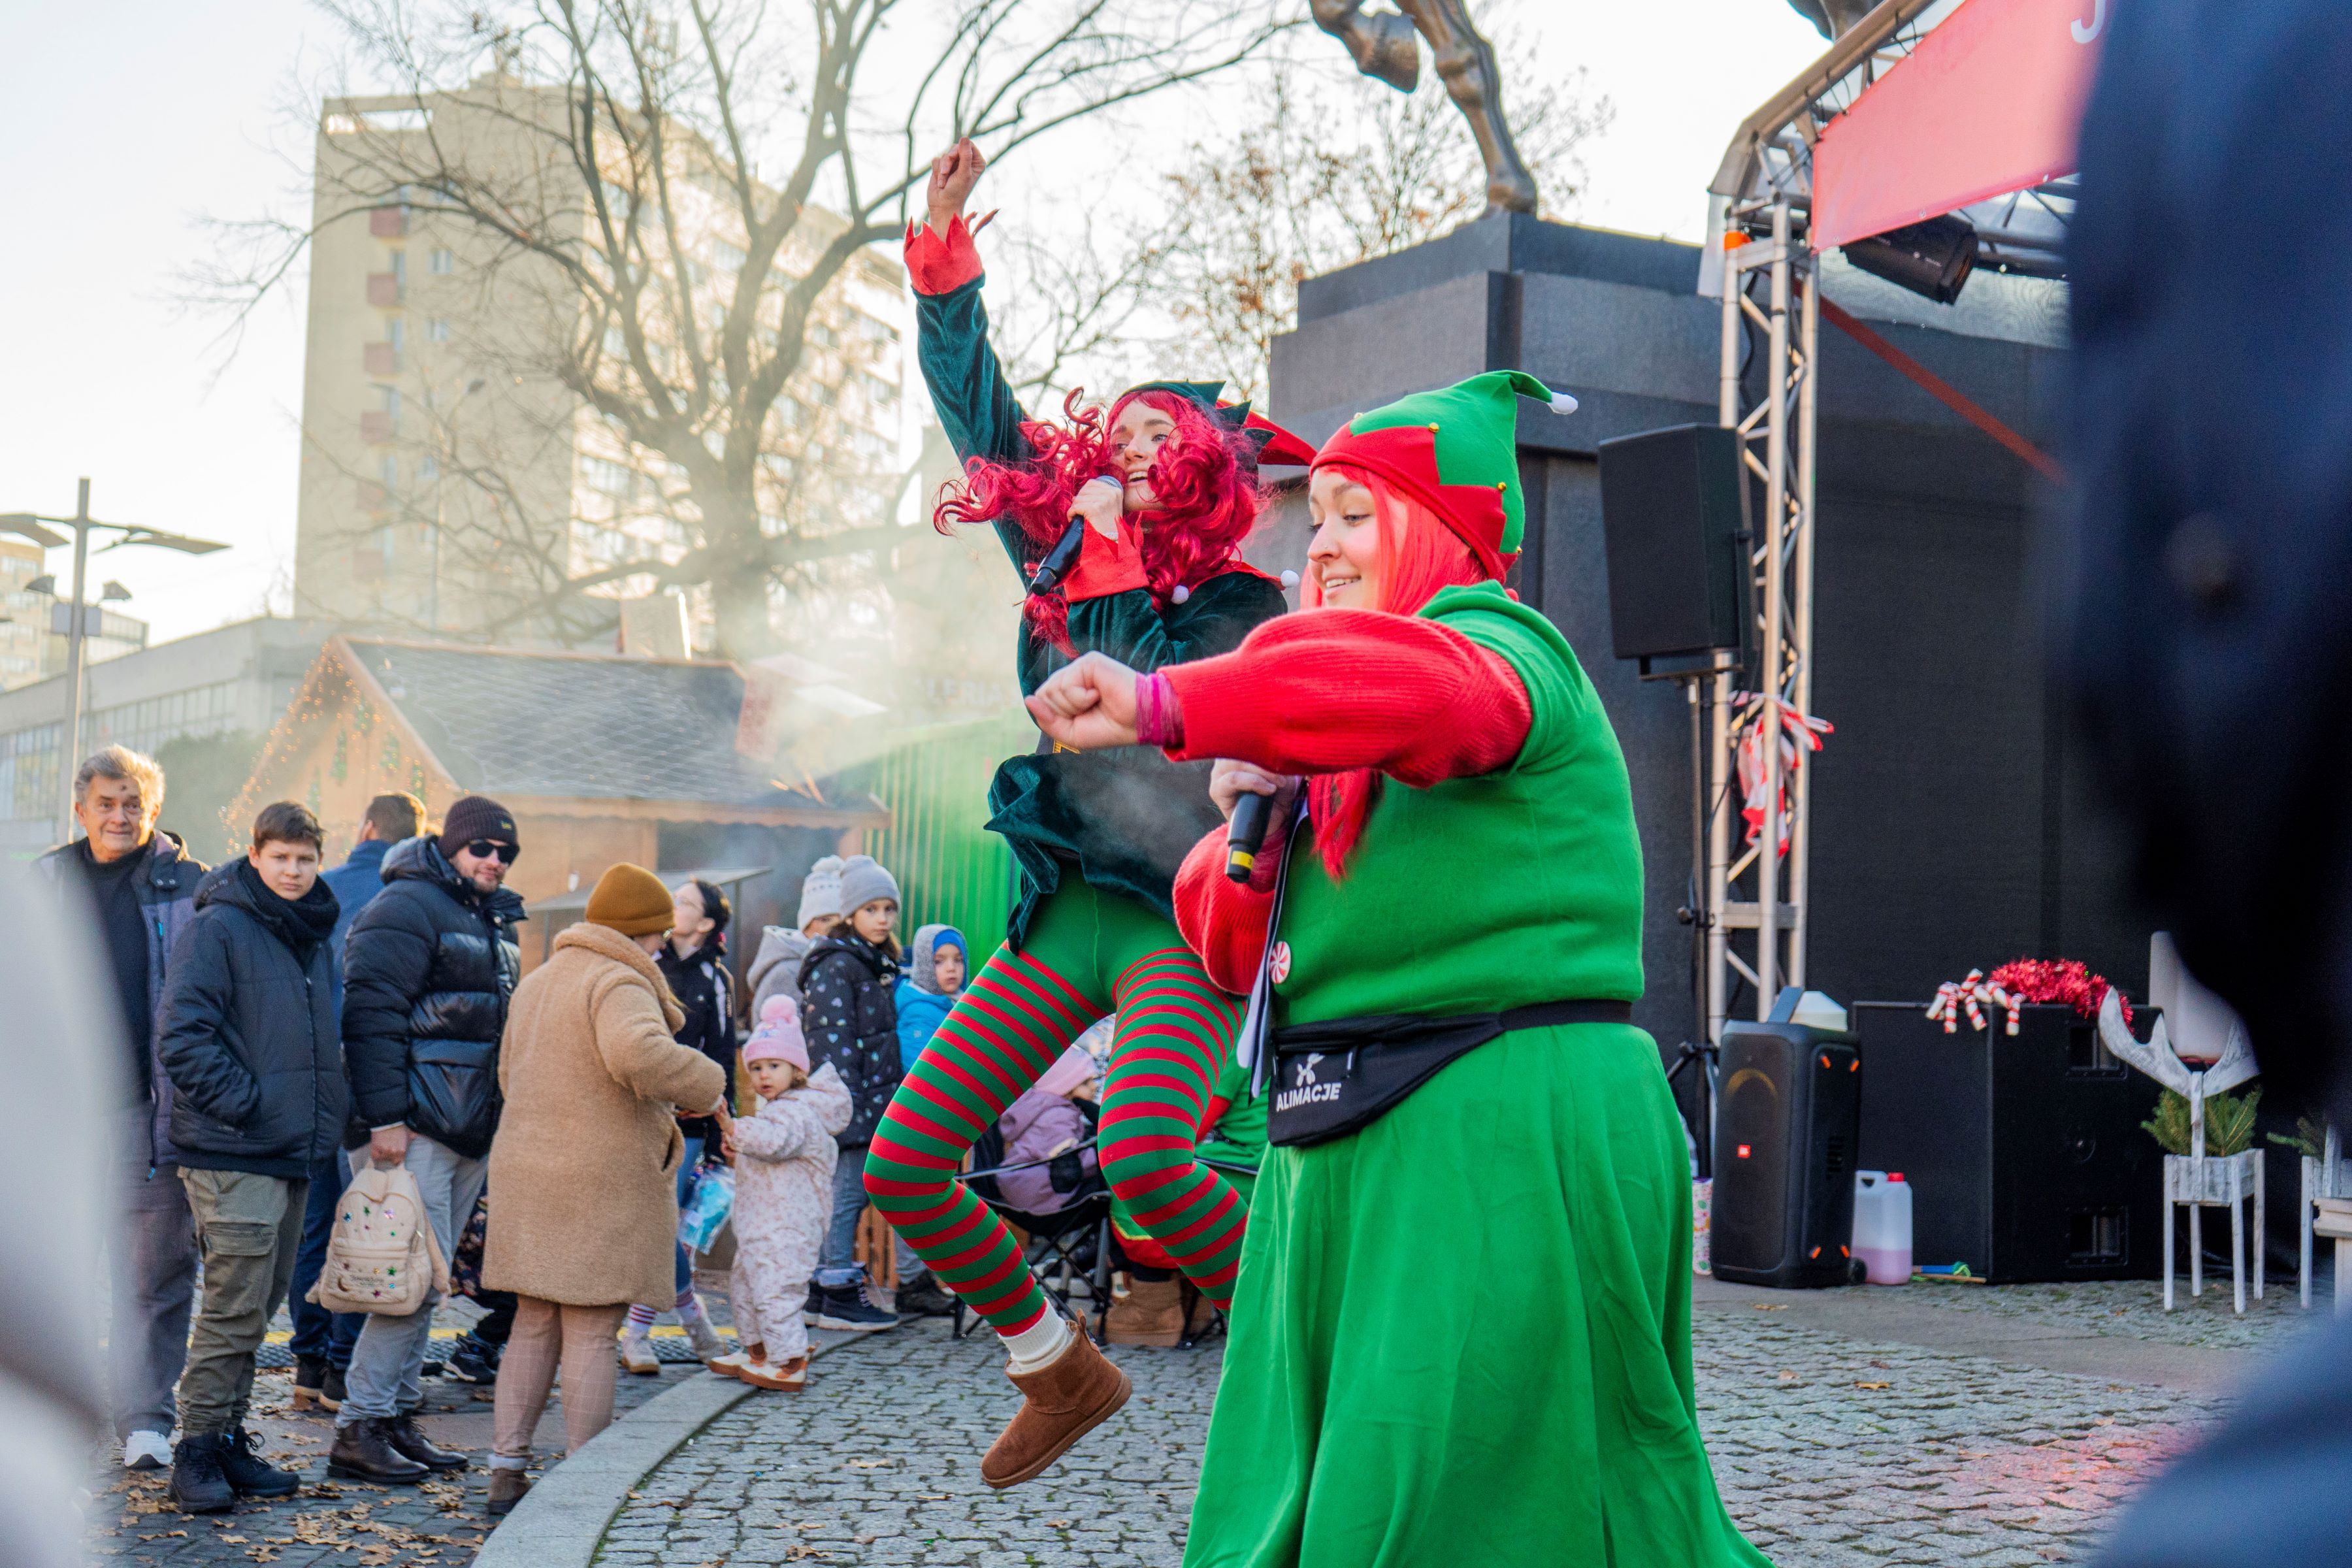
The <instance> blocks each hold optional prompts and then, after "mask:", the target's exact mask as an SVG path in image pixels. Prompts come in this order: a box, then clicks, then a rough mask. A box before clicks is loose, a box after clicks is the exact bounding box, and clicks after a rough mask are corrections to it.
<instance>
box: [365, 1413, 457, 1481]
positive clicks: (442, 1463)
mask: <svg viewBox="0 0 2352 1568" xmlns="http://www.w3.org/2000/svg"><path fill="white" fill-rule="evenodd" d="M383 1436H384V1441H386V1442H387V1443H390V1444H391V1445H392V1446H393V1447H395V1448H397V1449H399V1450H400V1453H401V1457H402V1458H409V1459H414V1460H415V1461H416V1462H417V1463H418V1464H420V1465H423V1466H424V1467H425V1468H426V1469H428V1470H462V1469H464V1468H466V1464H467V1460H466V1456H465V1455H463V1454H460V1453H457V1452H455V1451H454V1450H452V1449H448V1448H444V1447H440V1446H438V1445H437V1444H436V1443H435V1442H434V1441H433V1439H432V1438H430V1437H427V1436H425V1428H423V1427H422V1426H418V1425H417V1424H416V1415H415V1412H414V1411H412V1412H410V1413H409V1414H408V1415H395V1416H394V1417H393V1418H392V1419H391V1420H389V1421H387V1422H385V1423H384V1424H383Z"/></svg>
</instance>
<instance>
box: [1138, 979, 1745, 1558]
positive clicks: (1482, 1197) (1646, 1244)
mask: <svg viewBox="0 0 2352 1568" xmlns="http://www.w3.org/2000/svg"><path fill="white" fill-rule="evenodd" d="M1690 1269H1691V1212H1690V1166H1689V1160H1688V1155H1687V1153H1686V1151H1685V1144H1684V1142H1683V1132H1682V1125H1681V1122H1680V1121H1679V1120H1678V1119H1677V1118H1676V1116H1675V1108H1674V1103H1673V1100H1672V1099H1671V1097H1670V1095H1669V1093H1668V1090H1667V1089H1666V1083H1665V1076H1664V1073H1663V1072H1662V1071H1661V1070H1660V1068H1659V1065H1658V1053H1657V1047H1656V1046H1655V1045H1654V1044H1653V1043H1652V1041H1651V1039H1650V1037H1649V1036H1648V1035H1646V1034H1644V1033H1643V1032H1642V1031H1640V1030H1638V1029H1634V1028H1632V1027H1630V1026H1623V1025H1615V1024H1577V1025H1569V1026H1561V1027H1556V1028H1548V1029H1531V1030H1525V1031H1522V1032H1519V1033H1517V1034H1511V1035H1506V1036H1504V1037H1502V1038H1500V1039H1497V1040H1494V1041H1491V1042H1489V1043H1488V1044H1486V1045H1485V1046H1482V1047H1479V1048H1478V1049H1476V1050H1475V1051H1472V1052H1471V1053H1470V1054H1469V1055H1467V1056H1465V1057H1464V1058H1461V1059H1460V1060H1458V1061H1456V1062H1454V1064H1453V1065H1452V1066H1450V1067H1448V1068H1445V1069H1444V1071H1443V1072H1441V1073H1439V1074H1438V1075H1437V1076H1436V1077H1435V1078H1433V1079H1431V1080H1430V1081H1429V1082H1428V1083H1427V1084H1424V1085H1423V1087H1422V1089H1421V1090H1420V1091H1419V1092H1418V1093H1416V1094H1415V1095H1413V1096H1412V1098H1411V1099H1410V1100H1406V1101H1405V1103H1404V1104H1402V1105H1401V1106H1399V1107H1397V1108H1396V1109H1395V1110H1391V1111H1390V1112H1389V1113H1388V1115H1386V1116H1384V1117H1382V1118H1381V1120H1380V1121H1376V1122H1374V1123H1373V1124H1372V1125H1371V1126H1370V1127H1368V1128H1366V1129H1365V1130H1364V1131H1361V1132H1359V1133H1357V1134H1355V1135H1354V1136H1352V1137H1348V1138H1342V1139H1338V1140H1335V1141H1334V1142H1329V1143H1325V1144H1321V1145H1318V1146H1317V1147H1315V1148H1311V1149H1290V1148H1275V1149H1269V1150H1267V1152H1266V1160H1265V1166H1264V1168H1263V1169H1262V1170H1261V1172H1260V1173H1259V1178H1258V1188H1257V1193H1256V1195H1255V1200H1254V1201H1253V1203H1252V1205H1251V1208H1250V1226H1249V1237H1248V1240H1247V1241H1246V1242H1245V1243H1244V1247H1243V1252H1242V1266H1241V1279H1240V1283H1239V1286H1238V1289H1237V1292H1236V1297H1235V1300H1234V1311H1233V1338H1232V1341H1231V1342H1230V1344H1229V1345H1228V1346H1227V1348H1226V1351H1225V1363H1224V1375H1223V1382H1222V1383H1221V1384H1220V1385H1219V1388H1218V1391H1217V1403H1216V1409H1215V1412H1214V1413H1213V1415H1212V1416H1211V1417H1210V1421H1209V1437H1208V1447H1207V1449H1206V1452H1205V1453H1204V1454H1203V1456H1202V1464H1201V1490H1200V1495H1199V1497H1198V1499H1197V1500H1195V1502H1194V1504H1193V1508H1192V1535H1191V1539H1190V1542H1189V1544H1188V1545H1187V1546H1186V1548H1185V1552H1184V1563H1185V1568H1423V1565H1424V1564H1427V1565H1432V1568H1433V1565H1436V1564H1447V1565H1449V1568H1450V1565H1453V1564H1458V1563H1479V1564H1482V1565H1484V1568H1517V1565H1526V1568H1536V1565H1538V1564H1540V1565H1542V1568H1561V1565H1582V1564H1591V1565H1593V1568H1601V1565H1603V1564H1614V1565H1617V1568H1702V1565H1704V1568H1715V1565H1717V1564H1742V1565H1748V1568H1753V1565H1755V1564H1762V1563H1766V1559H1765V1557H1764V1555H1763V1553H1761V1552H1758V1551H1757V1550H1756V1548H1754V1547H1753V1546H1751V1545H1749V1544H1748V1542H1746V1541H1745V1540H1744V1539H1742V1538H1741V1536H1740V1534H1739V1532H1738V1530H1737V1529H1736V1528H1734V1526H1733V1525H1732V1522H1731V1520H1730V1518H1729V1516H1728V1515H1727V1514H1726V1513H1725V1512H1724V1509H1723V1502H1722V1500H1721V1498H1720V1497H1719V1496H1718V1495H1717V1491H1716V1486H1715V1476H1714V1472H1713V1471H1712V1470H1711V1469H1710V1468H1708V1465H1707V1458H1706V1447H1705V1445H1704V1444H1703V1443H1702V1442H1701V1440H1700V1437H1699V1430H1698V1419H1697V1415H1696V1410H1695V1408H1694V1398H1693V1392H1692V1384H1691V1358H1690V1312H1691V1307H1690V1297H1691V1272H1690Z"/></svg>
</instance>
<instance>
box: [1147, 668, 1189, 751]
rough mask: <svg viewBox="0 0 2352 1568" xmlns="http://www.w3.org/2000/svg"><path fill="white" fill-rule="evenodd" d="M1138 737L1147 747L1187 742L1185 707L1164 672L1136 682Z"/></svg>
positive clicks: (1177, 744) (1176, 744) (1178, 744)
mask: <svg viewBox="0 0 2352 1568" xmlns="http://www.w3.org/2000/svg"><path fill="white" fill-rule="evenodd" d="M1135 738H1136V741H1137V742H1138V743H1139V744H1141V745H1146V746H1160V747H1167V746H1181V745H1182V744H1183V743H1184V707H1183V704H1182V703H1181V702H1180V701H1178V700H1177V697H1176V689H1175V688H1174V687H1173V686H1171V685H1170V684H1169V683H1168V678H1167V677H1166V676H1164V675H1157V674H1154V675H1147V676H1144V677H1143V678H1142V679H1139V680H1138V681H1137V682H1136V683H1135Z"/></svg>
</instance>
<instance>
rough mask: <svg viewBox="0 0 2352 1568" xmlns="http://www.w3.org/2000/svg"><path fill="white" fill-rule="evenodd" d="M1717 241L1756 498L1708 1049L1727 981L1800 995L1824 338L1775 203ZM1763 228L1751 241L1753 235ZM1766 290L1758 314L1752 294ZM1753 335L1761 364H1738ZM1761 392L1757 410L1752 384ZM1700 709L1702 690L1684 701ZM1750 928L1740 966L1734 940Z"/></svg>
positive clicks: (1727, 387)
mask: <svg viewBox="0 0 2352 1568" xmlns="http://www.w3.org/2000/svg"><path fill="white" fill-rule="evenodd" d="M1731 216H1733V218H1734V219H1735V221H1736V223H1737V225H1738V226H1732V227H1730V228H1728V229H1727V233H1726V238H1725V240H1724V242H1723V244H1724V248H1723V252H1722V263H1723V285H1724V286H1723V363H1722V375H1721V384H1720V391H1719V394H1718V406H1717V416H1718V418H1719V419H1720V421H1721V423H1722V424H1723V426H1725V427H1726V428H1727V429H1730V430H1733V431H1736V432H1737V433H1738V437H1739V456H1740V461H1741V464H1742V466H1743V467H1744V468H1745V469H1746V471H1747V477H1748V479H1749V481H1750V484H1749V490H1750V494H1751V495H1752V496H1755V497H1757V498H1758V499H1759V501H1760V508H1759V510H1757V511H1755V512H1752V513H1751V514H1750V523H1749V530H1748V532H1749V539H1748V571H1749V574H1750V576H1751V579H1752V588H1753V592H1752V595H1751V600H1752V603H1753V604H1754V606H1755V623H1754V626H1753V630H1752V638H1751V641H1752V646H1753V647H1754V649H1755V659H1754V668H1753V669H1752V670H1751V671H1750V672H1749V675H1750V679H1753V680H1754V682H1755V685H1754V689H1752V690H1748V691H1736V690H1734V689H1733V680H1734V678H1735V677H1736V676H1737V675H1738V674H1739V671H1738V670H1737V669H1735V668H1734V659H1733V656H1732V655H1731V654H1729V653H1727V652H1718V653H1717V654H1716V656H1715V668H1714V672H1713V677H1712V680H1713V687H1714V689H1713V691H1712V693H1711V701H1710V702H1709V704H1708V706H1709V708H1710V709H1711V710H1712V711H1711V716H1710V734H1709V738H1708V748H1707V749H1708V754H1709V765H1708V770H1707V779H1708V781H1709V784H1710V789H1709V794H1708V796H1707V801H1708V809H1707V821H1706V867H1707V874H1706V911H1705V912H1706V997H1707V1037H1708V1038H1709V1039H1710V1040H1715V1041H1719V1040H1720V1038H1721V1036H1722V1032H1723V1025H1724V1023H1725V1021H1726V1019H1727V1016H1728V1006H1727V1005H1728V1001H1729V998H1730V995H1731V985H1730V978H1731V975H1732V974H1734V973H1737V974H1738V976H1739V978H1740V979H1741V980H1743V981H1745V982H1746V983H1747V984H1748V985H1749V986H1750V987H1751V988H1752V989H1753V991H1754V993H1755V996H1756V1003H1757V1009H1756V1016H1758V1017H1759V1018H1762V1017H1764V1016H1767V1015H1768V1014H1769V1012H1770V1011H1771V1007H1772V1002H1773V999H1774V998H1775V997H1776V996H1778V995H1779V994H1780V987H1781V986H1783V985H1796V986H1802V985H1803V984H1805V937H1806V914H1807V912H1808V910H1809V909H1810V907H1811V901H1810V900H1809V898H1808V896H1807V894H1808V883H1809V878H1808V871H1809V869H1810V862H1811V812H1810V811H1809V810H1808V806H1809V805H1810V804H1811V789H1812V784H1811V781H1812V770H1811V768H1810V767H1804V766H1800V767H1798V768H1797V769H1796V771H1795V774H1794V776H1793V777H1788V776H1785V774H1784V763H1783V755H1782V752H1783V748H1782V746H1781V744H1780V740H1781V737H1782V735H1783V734H1784V733H1788V732H1789V731H1788V729H1787V721H1788V720H1789V719H1790V717H1792V716H1793V717H1794V718H1795V719H1796V721H1798V723H1799V724H1800V725H1801V722H1802V720H1803V717H1804V716H1805V715H1808V714H1810V713H1811V711H1812V686H1813V658H1812V650H1813V534H1814V518H1813V510H1814V509H1813V479H1814V470H1815V466H1816V456H1815V442H1814V436H1815V430H1816V426H1817V425H1818V398H1817V397H1816V391H1817V388H1818V385H1819V377H1818V376H1817V374H1815V370H1816V365H1817V363H1818V359H1817V355H1818V353H1819V349H1820V342H1821V293H1820V287H1819V285H1820V268H1818V267H1817V266H1816V265H1815V264H1814V260H1813V258H1812V256H1811V253H1810V252H1809V251H1807V250H1806V249H1805V248H1804V246H1803V243H1802V241H1801V238H1800V237H1798V235H1797V233H1796V232H1795V226H1794V214H1793V213H1792V211H1791V206H1790V202H1789V200H1788V198H1787V197H1786V196H1785V195H1776V196H1774V197H1773V198H1772V199H1770V200H1769V201H1765V202H1759V203H1754V204H1750V205H1748V206H1746V207H1743V208H1739V209H1735V210H1734V212H1733V213H1732V215H1731ZM1751 226H1752V227H1760V228H1761V229H1762V231H1763V232H1762V235H1761V237H1751V236H1750V233H1749V229H1750V227H1751ZM1757 292H1760V293H1761V294H1762V295H1763V296H1764V298H1763V300H1762V301H1761V302H1760V303H1759V301H1758V300H1756V299H1754V298H1753V297H1752V295H1753V294H1754V293H1757ZM1750 328H1753V329H1754V338H1755V340H1756V341H1758V344H1759V353H1758V354H1757V356H1756V357H1757V359H1758V360H1759V362H1760V363H1754V364H1749V365H1747V366H1746V367H1745V369H1746V372H1747V374H1745V375H1743V374H1742V369H1743V365H1742V362H1743V360H1745V359H1746V358H1747V357H1748V355H1747V353H1746V347H1747V344H1748V342H1750V341H1751V334H1750V331H1749V329H1750ZM1749 383H1754V384H1756V386H1757V387H1758V393H1757V395H1756V397H1755V398H1754V400H1753V401H1752V402H1751V401H1749V399H1748V390H1747V389H1748V384H1749ZM1693 695H1694V697H1696V692H1694V693H1693ZM1751 736H1752V737H1753V738H1754V739H1755V740H1757V741H1758V742H1760V743H1759V744H1758V745H1757V746H1756V750H1757V751H1758V752H1760V757H1759V761H1760V762H1761V763H1762V783H1761V788H1760V791H1759V796H1760V805H1761V818H1762V819H1761V822H1760V823H1759V824H1758V825H1757V826H1758V831H1757V832H1756V833H1755V835H1754V837H1753V838H1752V839H1748V838H1747V836H1746V835H1745V834H1735V831H1734V826H1735V824H1736V823H1737V824H1740V825H1743V826H1744V825H1745V824H1746V821H1747V818H1746V816H1744V814H1743V807H1744V806H1745V805H1746V804H1747V801H1746V798H1745V797H1744V796H1743V795H1742V792H1741V791H1740V789H1739V787H1738V780H1739V773H1738V762H1737V758H1738V752H1739V749H1740V746H1741V743H1742V742H1743V741H1744V740H1748V739H1750V738H1751ZM1740 932H1745V933H1747V937H1748V944H1749V945H1748V954H1747V955H1746V956H1743V955H1742V954H1741V953H1740V952H1739V951H1738V943H1737V942H1736V941H1735V937H1736V935H1737V933H1740Z"/></svg>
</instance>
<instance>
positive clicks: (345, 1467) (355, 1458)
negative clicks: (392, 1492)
mask: <svg viewBox="0 0 2352 1568" xmlns="http://www.w3.org/2000/svg"><path fill="white" fill-rule="evenodd" d="M390 1426H392V1423H391V1422H389V1421H385V1420H381V1419H378V1420H370V1421H354V1422H353V1423H352V1424H351V1425H350V1426H338V1427H336V1428H335V1446H334V1447H331V1448H329V1449H328V1450H327V1473H328V1474H329V1475H331V1476H341V1477H343V1478H345V1479H349V1480H354V1481H389V1482H392V1483H394V1484H395V1485H407V1484H409V1483H412V1482H415V1481H421V1480H423V1479H425V1477H427V1476H429V1475H431V1474H432V1473H433V1472H432V1471H431V1470H430V1469H429V1468H426V1467H425V1466H423V1465H420V1464H418V1463H417V1462H416V1461H415V1459H412V1458H409V1457H408V1456H407V1455H405V1454H404V1453H402V1452H401V1451H400V1450H399V1449H398V1448H395V1447H393V1445H392V1439H391V1436H389V1434H388V1432H387V1428H389V1427H390Z"/></svg>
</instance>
